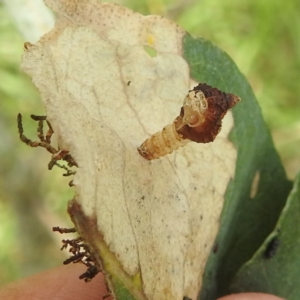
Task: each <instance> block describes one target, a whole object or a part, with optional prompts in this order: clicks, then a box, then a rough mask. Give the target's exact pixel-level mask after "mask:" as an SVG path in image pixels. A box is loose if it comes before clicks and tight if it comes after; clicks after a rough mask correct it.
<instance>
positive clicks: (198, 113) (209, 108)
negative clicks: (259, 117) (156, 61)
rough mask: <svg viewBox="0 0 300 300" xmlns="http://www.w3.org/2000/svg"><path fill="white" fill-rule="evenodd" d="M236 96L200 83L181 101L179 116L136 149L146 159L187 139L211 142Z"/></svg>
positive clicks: (152, 157) (188, 140)
mask: <svg viewBox="0 0 300 300" xmlns="http://www.w3.org/2000/svg"><path fill="white" fill-rule="evenodd" d="M239 101H240V98H239V97H237V96H235V95H233V94H226V93H224V92H221V91H220V90H218V89H217V88H213V87H211V86H209V85H207V84H205V83H200V84H199V85H197V86H196V87H195V88H194V89H193V90H190V91H189V92H188V94H187V96H186V97H185V99H184V101H183V106H182V107H181V109H180V114H179V116H178V117H177V118H176V119H175V120H174V122H173V123H172V124H170V125H167V126H165V127H164V128H163V129H162V130H161V131H159V132H157V133H155V134H153V135H152V136H151V137H150V138H148V139H147V140H145V141H144V142H143V143H142V145H141V146H140V147H138V151H139V153H140V155H141V156H143V157H144V158H146V159H148V160H152V159H156V158H159V157H161V156H164V155H166V154H170V153H171V152H173V151H174V150H176V149H178V148H179V147H182V146H184V145H185V144H187V143H188V142H190V141H193V142H196V143H209V142H212V141H213V140H214V139H215V138H216V136H217V134H218V133H219V131H220V130H221V126H222V119H223V118H224V116H225V114H226V112H227V110H228V109H229V108H232V107H233V106H234V105H235V104H236V103H237V102H239Z"/></svg>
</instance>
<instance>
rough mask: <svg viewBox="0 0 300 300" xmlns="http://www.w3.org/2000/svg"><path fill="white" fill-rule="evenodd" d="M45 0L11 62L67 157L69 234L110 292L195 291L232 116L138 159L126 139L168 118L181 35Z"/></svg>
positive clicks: (223, 181)
mask: <svg viewBox="0 0 300 300" xmlns="http://www.w3.org/2000/svg"><path fill="white" fill-rule="evenodd" d="M46 3H47V4H48V5H49V6H50V7H51V8H52V9H53V10H54V11H55V12H56V13H57V15H58V20H57V23H56V26H55V28H54V29H53V30H52V31H51V32H49V33H48V34H46V35H45V36H44V37H42V38H41V40H40V41H39V42H38V43H36V44H35V45H31V46H28V47H27V51H26V52H25V53H24V56H23V62H22V68H23V70H25V71H26V72H27V73H28V74H29V75H30V76H31V77H32V79H33V82H34V83H35V85H36V86H37V88H38V89H39V91H40V93H41V96H42V99H43V101H44V104H45V108H46V112H47V119H48V120H49V121H50V123H51V124H52V126H53V128H54V131H55V132H56V134H57V136H58V140H59V145H60V149H64V150H69V151H70V153H71V154H72V156H73V157H74V158H75V160H76V162H77V164H78V165H79V168H78V170H77V173H76V175H75V177H74V180H73V183H74V187H75V198H74V200H73V201H71V202H70V205H69V212H70V215H71V217H72V220H73V221H74V223H75V226H76V228H77V231H78V232H79V233H80V235H81V236H82V237H83V239H84V240H85V242H86V243H87V244H88V246H89V248H90V249H91V251H92V253H93V255H94V257H96V259H97V261H98V262H99V263H100V264H101V265H102V266H103V268H104V270H105V272H106V274H108V276H107V278H108V280H109V282H110V284H111V288H112V290H113V293H114V295H115V297H116V298H117V299H155V300H160V299H162V300H166V299H172V300H174V299H175V300H176V299H178V300H182V299H183V297H184V296H188V297H189V298H192V299H196V296H197V294H198V291H199V290H200V288H201V285H202V274H203V271H204V267H205V264H206V261H207V257H208V255H209V253H210V250H211V248H212V246H213V241H214V239H215V236H216V234H217V231H218V227H219V218H220V213H221V210H222V207H223V202H224V195H225V191H226V189H227V185H228V182H229V180H230V179H231V178H234V177H235V163H236V156H237V151H236V149H235V147H234V145H233V143H232V142H231V141H229V139H228V135H229V133H230V130H231V129H232V127H233V125H234V124H233V118H232V114H231V113H228V114H227V115H226V117H225V119H224V121H223V128H222V131H221V132H220V134H219V136H218V137H217V139H216V140H215V141H214V142H213V143H210V144H204V145H199V144H196V143H189V144H187V145H186V146H185V147H183V148H180V149H179V150H177V151H175V152H173V153H172V154H170V155H167V156H165V157H162V158H159V159H157V160H153V161H147V160H145V159H144V158H143V157H141V156H140V155H139V153H138V151H137V147H138V146H139V145H140V144H141V143H142V142H143V141H144V140H145V138H147V137H149V136H151V135H152V134H154V133H155V132H157V131H159V130H162V128H163V127H164V126H165V125H167V124H170V123H172V121H173V120H174V119H175V118H176V117H177V116H178V114H179V112H180V108H181V106H182V104H183V99H184V97H185V96H186V94H187V92H188V90H189V89H190V88H191V86H193V85H195V82H194V81H193V80H191V78H190V75H189V66H188V64H187V62H186V60H185V59H184V58H183V57H182V46H183V44H182V42H183V37H184V35H185V32H184V31H183V30H181V29H180V28H179V27H178V26H177V25H175V24H174V23H172V22H170V21H168V20H166V19H164V18H161V17H158V16H147V17H144V16H141V15H139V14H136V13H133V12H132V11H130V10H128V9H125V8H122V7H120V6H117V5H114V4H108V3H100V2H99V1H95V0H89V1H75V0H72V1H71V0H69V1H58V0H47V1H46ZM145 46H147V47H151V48H152V49H154V51H152V52H151V51H150V52H151V53H149V48H147V47H146V48H145ZM149 54H150V55H149ZM122 286H123V287H124V288H123V287H122ZM124 291H126V293H125V295H124V293H123V292H124ZM127 291H128V293H129V294H128V293H127Z"/></svg>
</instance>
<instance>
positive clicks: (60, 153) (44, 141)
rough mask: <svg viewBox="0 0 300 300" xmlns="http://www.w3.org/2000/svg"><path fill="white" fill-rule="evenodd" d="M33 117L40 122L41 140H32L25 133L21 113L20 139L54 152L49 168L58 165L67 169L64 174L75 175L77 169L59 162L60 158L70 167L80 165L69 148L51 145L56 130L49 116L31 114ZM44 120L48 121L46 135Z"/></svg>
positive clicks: (19, 120)
mask: <svg viewBox="0 0 300 300" xmlns="http://www.w3.org/2000/svg"><path fill="white" fill-rule="evenodd" d="M31 118H32V119H33V120H34V121H37V122H38V127H37V136H38V138H39V139H40V140H39V141H32V140H30V139H29V138H27V137H26V136H25V135H24V129H23V123H22V115H21V114H20V113H19V114H18V118H17V120H18V131H19V135H20V140H21V141H22V142H23V143H25V144H26V145H28V146H30V147H42V148H45V149H46V150H47V151H48V152H50V153H51V154H52V158H51V160H50V162H49V163H48V169H49V170H52V168H53V167H54V166H58V167H59V168H62V169H65V170H66V171H67V172H66V173H65V174H63V175H64V176H70V175H74V174H75V173H76V172H75V171H73V170H70V169H69V168H68V167H66V166H64V165H60V164H59V163H58V162H57V161H59V160H64V161H66V162H67V163H68V166H69V167H73V166H76V167H78V165H77V163H76V161H75V160H74V158H73V157H72V156H71V154H70V153H69V151H68V150H60V149H59V148H58V149H56V148H54V147H53V146H52V145H51V137H52V135H53V133H54V131H53V129H52V126H51V124H50V123H49V121H48V120H47V117H46V116H36V115H31ZM44 122H46V123H47V125H48V130H47V132H46V135H45V134H44Z"/></svg>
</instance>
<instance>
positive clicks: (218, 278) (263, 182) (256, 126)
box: [184, 35, 291, 300]
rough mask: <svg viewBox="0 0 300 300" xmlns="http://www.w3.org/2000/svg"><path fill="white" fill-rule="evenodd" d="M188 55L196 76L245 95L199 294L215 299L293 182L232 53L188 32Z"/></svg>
mask: <svg viewBox="0 0 300 300" xmlns="http://www.w3.org/2000/svg"><path fill="white" fill-rule="evenodd" d="M184 57H185V58H186V60H187V61H188V63H189V65H190V68H191V75H192V77H193V78H194V79H195V80H196V81H200V82H206V83H208V84H209V85H212V86H216V87H218V88H219V89H221V90H223V91H225V92H230V93H234V94H236V95H238V96H240V97H241V99H242V101H241V103H239V105H237V106H236V107H235V108H234V109H233V115H234V122H235V125H234V128H233V130H232V132H231V139H232V142H233V143H234V144H235V146H236V147H237V151H238V158H237V163H236V172H235V176H234V178H233V179H232V181H231V183H230V184H229V187H228V189H227V192H226V201H225V204H224V209H223V212H222V217H221V224H220V232H219V234H218V236H217V238H216V244H217V245H218V251H217V253H212V254H211V256H210V259H209V262H208V264H207V267H206V270H205V274H204V284H203V288H202V293H201V297H200V298H201V299H203V300H204V299H216V297H217V296H221V295H224V294H226V293H227V292H228V286H229V285H230V282H231V280H232V278H233V276H234V275H235V274H236V272H237V271H238V269H239V268H240V267H241V266H242V265H243V264H244V263H245V262H246V261H247V260H249V259H250V258H251V256H252V255H253V253H254V252H255V251H256V250H257V248H258V247H259V245H261V243H263V241H264V240H265V238H266V237H267V236H268V235H269V233H270V232H271V231H272V230H273V228H274V226H275V224H276V222H277V219H278V216H279V214H280V212H281V210H282V208H283V206H284V204H285V200H286V197H287V194H288V192H289V190H290V188H291V185H290V183H289V182H288V181H287V179H286V176H285V172H284V169H283V167H282V165H281V162H280V160H279V157H278V155H277V153H276V151H275V149H274V146H273V143H272V139H271V136H270V133H269V131H268V129H267V127H266V125H265V123H264V121H263V118H262V115H261V112H260V108H259V106H258V103H257V102H256V100H255V97H254V94H253V92H252V90H251V87H250V86H249V84H248V82H247V81H246V79H245V77H244V76H243V75H242V74H241V73H240V72H239V70H238V69H237V67H236V66H235V64H234V62H233V61H232V60H231V58H230V57H229V56H228V55H227V54H226V53H225V52H223V51H222V50H220V49H219V48H217V47H216V46H214V45H213V44H212V43H211V42H209V41H206V40H204V39H202V38H198V39H194V38H192V37H191V36H189V35H187V36H186V37H185V40H184ZM274 182H276V185H274ZM256 185H257V187H256ZM253 190H256V191H253ZM274 199H276V201H274Z"/></svg>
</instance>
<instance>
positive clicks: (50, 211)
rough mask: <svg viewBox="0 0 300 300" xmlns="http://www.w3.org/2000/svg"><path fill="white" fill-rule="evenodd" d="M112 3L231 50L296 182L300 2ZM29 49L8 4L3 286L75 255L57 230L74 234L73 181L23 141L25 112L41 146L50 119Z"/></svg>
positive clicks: (0, 16)
mask: <svg viewBox="0 0 300 300" xmlns="http://www.w3.org/2000/svg"><path fill="white" fill-rule="evenodd" d="M32 1H36V0H32ZM12 2H13V1H12ZM111 2H117V3H121V4H123V5H124V6H126V7H129V8H132V9H134V10H136V11H138V12H140V13H142V14H159V15H164V16H166V17H167V18H170V19H172V20H174V21H175V22H177V23H178V24H179V25H180V26H182V27H183V28H184V29H185V30H187V31H188V32H190V33H191V34H193V35H197V36H202V37H204V38H207V39H209V40H211V41H213V42H214V43H215V44H217V45H218V46H219V47H220V48H222V49H224V50H225V51H226V52H227V53H228V54H229V55H230V56H231V57H232V58H233V60H234V61H235V62H236V64H237V65H238V67H239V68H240V69H241V71H242V72H243V73H244V74H245V76H246V77H247V78H248V80H249V82H250V84H251V85H252V87H253V89H254V92H255V94H256V96H257V99H258V101H259V104H260V106H261V109H262V112H263V115H264V118H265V120H266V122H267V123H268V125H269V127H270V129H271V131H272V135H273V138H274V142H275V146H276V148H277V150H278V152H279V154H280V156H281V158H282V161H283V164H284V166H285V168H286V170H287V174H288V177H289V178H290V179H293V178H294V176H295V174H296V172H297V171H298V170H299V169H300V153H299V149H300V118H299V115H300V99H299V98H300V80H299V79H300V78H299V77H300V2H299V0H289V1H281V0H244V1H238V0H202V1H201V0H198V1H196V0H177V1H171V0H152V1H150V0H148V1H146V0H143V1H141V0H124V1H111ZM23 43H24V37H22V36H21V34H20V33H19V32H18V30H17V29H16V25H15V22H14V20H13V18H12V17H11V15H10V14H9V12H8V10H7V9H6V7H5V5H4V4H3V3H1V1H0V133H1V142H0V168H1V169H0V170H1V172H0V177H1V178H0V222H1V223H0V224H1V225H0V244H1V247H0V285H2V284H5V283H7V282H9V281H12V280H15V279H17V278H22V277H24V276H27V275H29V274H32V273H35V272H38V271H41V270H44V269H47V268H50V267H54V266H58V265H61V264H62V261H63V260H64V259H65V257H66V255H67V253H63V252H60V251H59V248H60V246H61V245H60V240H61V238H62V236H60V235H59V234H57V233H52V227H53V226H57V225H59V226H62V227H64V226H65V227H72V224H71V222H70V220H69V217H68V215H67V213H66V204H67V201H68V200H69V199H71V198H72V195H73V191H72V189H71V188H68V181H69V180H70V179H68V178H65V177H62V176H61V175H62V173H63V171H62V170H60V169H58V168H54V169H53V170H52V171H51V172H49V171H48V170H47V163H48V161H49V158H50V154H48V153H46V151H43V150H44V149H40V148H39V149H32V148H30V147H28V146H26V145H25V144H23V143H21V142H20V141H19V137H18V133H17V127H16V116H17V113H18V112H21V113H22V114H23V122H24V128H25V132H26V135H27V136H28V137H32V138H33V139H35V137H36V126H35V125H36V124H35V123H34V122H33V121H31V119H30V114H32V113H34V114H41V115H42V114H44V110H43V107H42V104H41V101H40V99H39V95H38V93H37V91H36V90H35V88H34V86H33V85H32V83H31V81H30V79H29V78H28V77H27V76H25V75H24V74H22V73H21V72H20V59H21V55H22V52H23ZM274 184H276V183H275V182H274ZM64 238H65V237H64Z"/></svg>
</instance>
